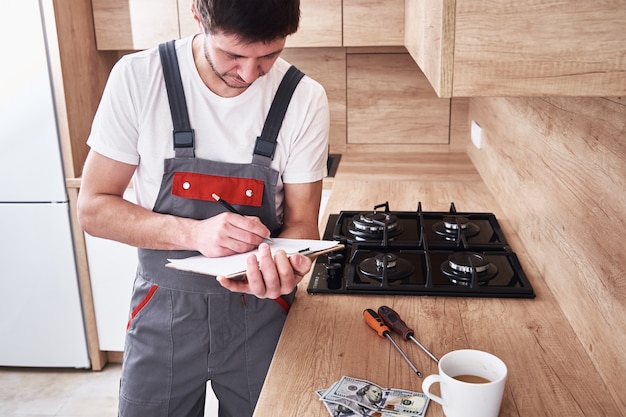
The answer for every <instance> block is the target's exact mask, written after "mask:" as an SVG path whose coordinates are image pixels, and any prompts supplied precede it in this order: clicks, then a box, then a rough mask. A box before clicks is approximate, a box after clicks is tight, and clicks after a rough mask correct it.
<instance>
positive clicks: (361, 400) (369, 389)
mask: <svg viewBox="0 0 626 417" xmlns="http://www.w3.org/2000/svg"><path fill="white" fill-rule="evenodd" d="M383 391H384V389H383V388H382V387H381V386H379V385H376V384H374V383H372V382H369V381H365V380H362V379H357V378H352V377H349V376H342V377H341V379H340V380H339V381H337V382H336V383H335V384H333V386H332V387H330V388H329V389H328V390H327V391H326V392H325V393H324V396H323V398H322V400H324V401H331V402H337V401H341V400H348V401H351V402H354V403H356V404H358V405H359V406H360V407H364V408H367V409H369V410H380V409H381V406H382V402H383Z"/></svg>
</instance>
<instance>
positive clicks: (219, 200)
mask: <svg viewBox="0 0 626 417" xmlns="http://www.w3.org/2000/svg"><path fill="white" fill-rule="evenodd" d="M211 195H212V197H213V198H214V199H215V201H217V202H218V203H220V204H221V205H222V206H224V208H225V209H226V210H228V211H230V212H231V213H235V214H239V215H240V216H243V214H241V213H239V212H238V211H237V209H236V208H234V207H233V206H231V205H230V203H229V202H228V201H226V200H224V199H223V198H220V196H219V195H217V194H215V193H213V194H211Z"/></svg>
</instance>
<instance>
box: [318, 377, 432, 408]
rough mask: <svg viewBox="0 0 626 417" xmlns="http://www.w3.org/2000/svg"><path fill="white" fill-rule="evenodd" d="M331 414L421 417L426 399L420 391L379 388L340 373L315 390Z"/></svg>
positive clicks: (426, 403)
mask: <svg viewBox="0 0 626 417" xmlns="http://www.w3.org/2000/svg"><path fill="white" fill-rule="evenodd" d="M317 395H318V396H319V397H320V400H321V401H323V402H324V405H325V406H326V409H327V410H328V412H329V413H330V415H331V416H333V417H339V416H341V417H350V416H372V417H402V416H417V417H421V416H423V415H424V413H426V409H427V408H428V403H429V398H428V397H427V396H426V395H425V394H423V393H421V392H413V391H407V390H403V389H397V388H382V387H381V386H379V385H376V384H374V383H373V382H370V381H365V380H362V379H357V378H352V377H349V376H343V377H341V379H340V380H339V381H337V382H335V383H334V384H333V385H332V386H330V387H329V388H327V389H324V390H319V391H317Z"/></svg>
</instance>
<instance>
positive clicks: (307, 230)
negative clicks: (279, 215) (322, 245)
mask: <svg viewBox="0 0 626 417" xmlns="http://www.w3.org/2000/svg"><path fill="white" fill-rule="evenodd" d="M284 191H285V200H284V201H285V207H284V211H283V228H282V230H281V233H280V237H287V238H294V239H319V238H320V231H319V226H318V221H319V211H320V203H321V200H322V180H320V181H316V182H312V183H307V184H285V188H284Z"/></svg>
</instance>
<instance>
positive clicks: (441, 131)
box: [346, 53, 450, 144]
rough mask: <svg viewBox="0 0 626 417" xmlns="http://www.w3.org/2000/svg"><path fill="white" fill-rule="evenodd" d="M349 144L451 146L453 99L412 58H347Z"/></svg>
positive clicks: (382, 56)
mask: <svg viewBox="0 0 626 417" xmlns="http://www.w3.org/2000/svg"><path fill="white" fill-rule="evenodd" d="M346 62H347V79H348V81H347V97H348V99H347V105H348V143H349V144H355V143H377V144H390V143H393V144H400V143H411V144H416V143H436V144H447V143H449V122H450V99H445V98H438V97H437V95H436V94H435V92H434V90H433V89H432V87H431V86H430V84H429V83H428V80H427V79H426V77H425V76H424V74H423V73H422V72H421V71H420V69H419V67H418V66H417V65H416V64H415V62H413V60H412V59H411V57H410V56H409V54H407V53H401V54H395V53H394V54H348V56H347V61H346Z"/></svg>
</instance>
